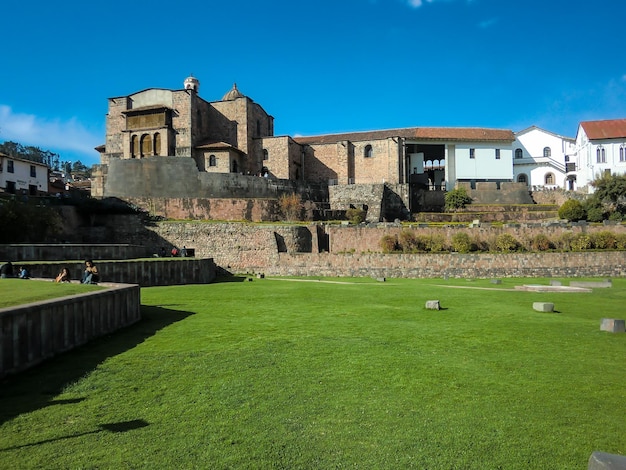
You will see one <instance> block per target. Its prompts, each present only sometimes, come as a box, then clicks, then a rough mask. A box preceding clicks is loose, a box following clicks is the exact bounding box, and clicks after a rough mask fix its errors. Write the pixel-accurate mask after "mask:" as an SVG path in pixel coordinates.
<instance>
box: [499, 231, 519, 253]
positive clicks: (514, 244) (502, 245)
mask: <svg viewBox="0 0 626 470" xmlns="http://www.w3.org/2000/svg"><path fill="white" fill-rule="evenodd" d="M518 247H519V242H518V241H517V240H516V239H515V237H514V236H513V235H511V234H510V233H501V234H500V235H498V237H497V238H496V249H497V250H498V251H502V252H504V253H508V252H511V251H515V250H517V248H518Z"/></svg>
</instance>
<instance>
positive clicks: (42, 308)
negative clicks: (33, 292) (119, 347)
mask: <svg viewBox="0 0 626 470" xmlns="http://www.w3.org/2000/svg"><path fill="white" fill-rule="evenodd" d="M33 282H38V281H33ZM102 285H103V286H104V284H102ZM140 319H141V300H140V289H139V286H138V285H129V284H114V283H107V284H106V288H105V289H102V290H98V291H95V292H87V293H84V294H78V295H72V296H65V297H58V298H55V299H51V300H47V301H41V302H33V303H29V304H24V305H18V306H14V307H7V308H2V309H0V378H2V377H4V376H6V375H8V374H14V373H17V372H20V371H23V370H25V369H28V368H30V367H33V366H35V365H37V364H39V363H40V362H42V361H44V360H46V359H49V358H51V357H54V356H56V355H57V354H59V353H62V352H65V351H69V350H71V349H74V348H76V347H78V346H81V345H83V344H85V343H87V342H88V341H90V340H92V339H94V338H97V337H99V336H103V335H105V334H108V333H112V332H113V331H116V330H119V329H120V328H124V327H126V326H128V325H131V324H133V323H135V322H137V321H139V320H140Z"/></svg>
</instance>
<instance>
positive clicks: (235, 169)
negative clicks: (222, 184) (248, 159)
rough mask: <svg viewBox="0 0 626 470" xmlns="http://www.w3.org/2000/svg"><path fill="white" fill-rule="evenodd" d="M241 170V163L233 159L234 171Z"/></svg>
mask: <svg viewBox="0 0 626 470" xmlns="http://www.w3.org/2000/svg"><path fill="white" fill-rule="evenodd" d="M238 171H239V165H238V164H237V160H235V161H233V173H237V172H238Z"/></svg>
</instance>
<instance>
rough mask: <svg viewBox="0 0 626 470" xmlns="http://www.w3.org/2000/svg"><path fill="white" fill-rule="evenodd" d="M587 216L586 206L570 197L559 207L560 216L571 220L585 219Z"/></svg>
mask: <svg viewBox="0 0 626 470" xmlns="http://www.w3.org/2000/svg"><path fill="white" fill-rule="evenodd" d="M585 217H586V213H585V208H584V207H583V205H582V204H581V203H580V201H577V200H576V199H569V200H567V201H565V202H564V203H563V205H562V206H561V207H559V218H561V219H566V220H568V221H570V222H576V221H578V220H584V219H585Z"/></svg>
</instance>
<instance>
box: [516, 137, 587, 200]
mask: <svg viewBox="0 0 626 470" xmlns="http://www.w3.org/2000/svg"><path fill="white" fill-rule="evenodd" d="M575 153H576V146H575V140H574V139H573V138H569V137H563V136H560V135H557V134H554V133H552V132H549V131H546V130H544V129H540V128H539V127H537V126H531V127H529V128H527V129H524V130H523V131H520V132H517V133H516V134H515V142H513V155H514V158H513V173H514V179H515V181H516V182H518V183H526V184H527V185H528V186H529V187H530V188H531V189H533V190H537V189H553V188H563V189H568V190H574V189H576V187H575V186H576V178H575V176H574V175H573V174H570V175H568V171H567V170H568V169H570V170H571V169H572V165H569V166H568V163H571V161H572V160H573V159H574V155H575Z"/></svg>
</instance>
